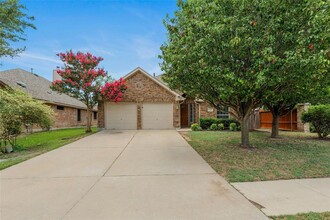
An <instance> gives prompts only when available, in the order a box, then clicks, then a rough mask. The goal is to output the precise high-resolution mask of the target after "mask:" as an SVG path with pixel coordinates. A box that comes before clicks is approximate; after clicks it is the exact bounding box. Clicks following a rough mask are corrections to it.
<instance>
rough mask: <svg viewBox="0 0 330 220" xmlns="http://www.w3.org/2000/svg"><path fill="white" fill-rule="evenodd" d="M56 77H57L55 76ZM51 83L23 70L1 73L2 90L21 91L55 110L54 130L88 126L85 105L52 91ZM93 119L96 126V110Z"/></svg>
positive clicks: (0, 85)
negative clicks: (14, 89) (7, 88)
mask: <svg viewBox="0 0 330 220" xmlns="http://www.w3.org/2000/svg"><path fill="white" fill-rule="evenodd" d="M54 77H57V76H56V75H54ZM51 83H52V82H51V81H49V80H47V79H45V78H43V77H41V76H38V75H37V74H34V73H31V72H28V71H25V70H22V69H12V70H6V71H0V89H1V88H4V87H10V88H16V89H21V90H23V91H25V92H26V93H29V94H30V95H31V96H32V97H33V98H35V99H38V100H40V101H42V102H44V103H45V105H48V106H50V107H51V108H52V109H53V110H54V112H55V123H54V125H53V127H54V128H65V127H77V126H84V125H86V114H87V110H86V106H85V104H84V103H82V102H80V101H78V100H77V99H74V98H71V97H70V96H68V95H65V94H59V93H57V92H54V91H52V90H51V89H50V88H49V86H50V85H51ZM92 119H93V120H92V124H93V125H96V124H97V110H96V109H95V111H94V112H93V117H92Z"/></svg>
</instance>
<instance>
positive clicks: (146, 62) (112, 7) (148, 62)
mask: <svg viewBox="0 0 330 220" xmlns="http://www.w3.org/2000/svg"><path fill="white" fill-rule="evenodd" d="M20 3H21V4H23V5H25V6H26V8H27V10H26V11H25V12H26V13H27V14H28V15H31V16H34V17H35V20H34V21H33V24H34V25H35V26H36V27H37V30H33V29H26V31H25V34H26V38H27V40H26V41H22V42H19V43H16V44H12V45H13V46H26V50H25V51H24V52H23V53H21V54H20V55H19V56H18V57H14V58H8V57H5V58H0V64H2V65H0V70H8V69H14V68H21V69H24V70H27V71H31V68H33V72H34V73H36V74H38V75H40V76H43V77H45V78H47V79H49V80H52V71H53V69H56V67H57V66H59V67H61V66H62V65H63V63H61V61H60V60H59V58H58V57H57V56H56V54H57V53H59V52H65V51H67V50H70V49H72V50H73V51H74V52H76V51H82V52H90V53H92V54H93V55H96V56H101V57H103V58H104V60H103V61H102V62H101V63H100V64H99V66H100V67H103V68H104V69H105V70H106V71H108V73H109V74H110V75H111V76H112V77H113V78H115V79H118V78H120V77H122V76H124V75H126V74H127V73H129V72H130V71H132V70H133V69H135V68H136V67H141V68H143V69H144V70H146V71H147V72H149V73H150V74H153V73H155V74H156V75H158V74H160V73H161V70H160V67H159V63H160V62H161V60H160V59H159V58H158V55H159V54H160V53H161V51H160V49H159V48H160V46H161V45H162V44H163V43H164V42H165V41H166V29H165V27H164V25H163V19H164V18H165V17H166V14H169V15H170V16H172V15H173V13H174V11H175V10H176V8H177V7H176V1H175V0H135V1H134V0H21V1H20Z"/></svg>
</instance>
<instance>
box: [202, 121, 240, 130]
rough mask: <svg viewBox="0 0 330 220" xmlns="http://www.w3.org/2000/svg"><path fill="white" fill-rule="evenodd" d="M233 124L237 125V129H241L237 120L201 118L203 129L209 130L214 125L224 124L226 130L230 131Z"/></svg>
mask: <svg viewBox="0 0 330 220" xmlns="http://www.w3.org/2000/svg"><path fill="white" fill-rule="evenodd" d="M231 123H235V124H236V125H237V127H240V123H239V122H238V121H237V120H235V119H224V118H200V126H201V128H202V129H204V130H206V129H209V128H210V126H211V125H212V124H216V125H219V124H223V125H224V127H225V129H229V126H230V124H231Z"/></svg>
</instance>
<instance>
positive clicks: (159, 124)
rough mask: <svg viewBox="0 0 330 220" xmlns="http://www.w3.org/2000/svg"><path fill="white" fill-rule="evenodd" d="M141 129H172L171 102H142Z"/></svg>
mask: <svg viewBox="0 0 330 220" xmlns="http://www.w3.org/2000/svg"><path fill="white" fill-rule="evenodd" d="M142 128H143V129H173V104H172V103H157V104H149V103H144V104H143V111H142Z"/></svg>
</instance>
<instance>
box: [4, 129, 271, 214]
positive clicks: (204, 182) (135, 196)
mask: <svg viewBox="0 0 330 220" xmlns="http://www.w3.org/2000/svg"><path fill="white" fill-rule="evenodd" d="M0 207H1V209H0V219H1V220H4V219H34V220H35V219H267V217H266V216H265V215H264V214H263V213H262V212H261V211H260V210H258V209H257V208H256V207H255V206H253V205H252V204H251V203H250V202H249V201H248V200H246V199H245V198H244V197H243V196H242V195H241V194H240V193H239V192H237V191H236V190H235V189H234V188H233V187H232V186H231V185H229V184H228V183H227V182H226V181H225V180H224V179H223V178H222V177H220V176H219V175H218V174H216V173H215V171H214V170H213V169H212V168H211V167H210V166H209V165H208V164H207V163H206V162H205V161H204V160H203V159H202V158H201V157H200V156H199V155H198V154H197V153H196V152H195V151H194V150H193V149H192V148H191V147H190V146H189V145H188V144H187V142H186V141H185V140H184V139H183V138H182V137H181V136H180V135H179V134H178V133H177V132H176V131H173V130H169V131H123V132H114V131H103V132H99V133H97V134H94V135H91V136H88V137H86V138H84V139H81V140H78V141H76V142H74V143H71V144H69V145H66V146H64V147H62V148H59V149H57V150H54V151H51V152H48V153H46V154H43V155H40V156H38V157H35V158H33V159H30V160H28V161H25V162H23V163H20V164H18V165H15V166H13V167H10V168H8V169H5V170H3V171H1V172H0Z"/></svg>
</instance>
